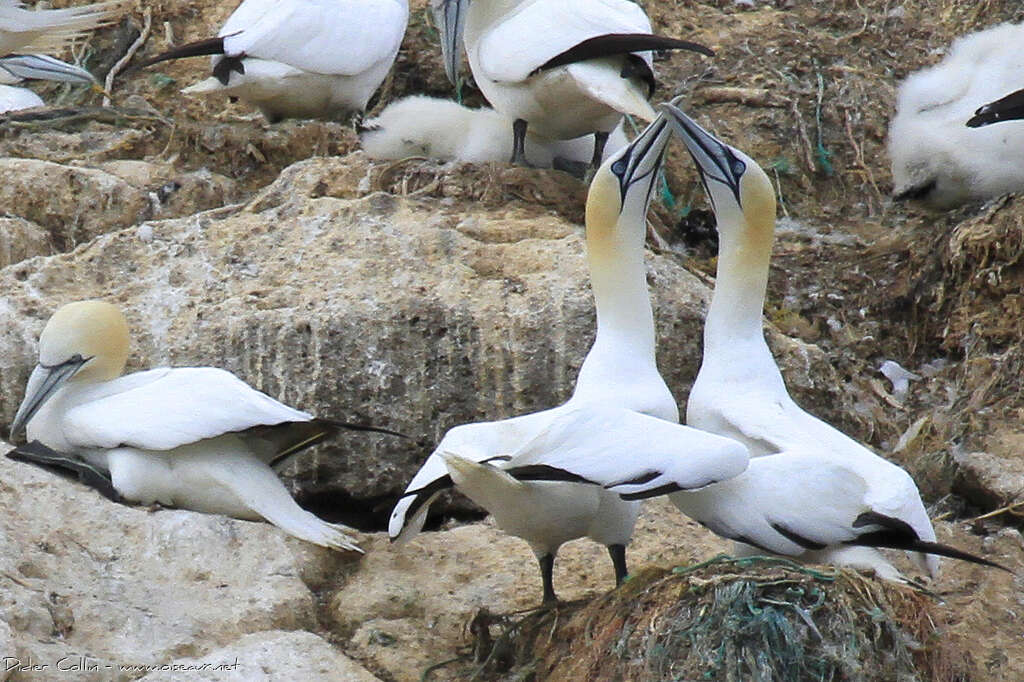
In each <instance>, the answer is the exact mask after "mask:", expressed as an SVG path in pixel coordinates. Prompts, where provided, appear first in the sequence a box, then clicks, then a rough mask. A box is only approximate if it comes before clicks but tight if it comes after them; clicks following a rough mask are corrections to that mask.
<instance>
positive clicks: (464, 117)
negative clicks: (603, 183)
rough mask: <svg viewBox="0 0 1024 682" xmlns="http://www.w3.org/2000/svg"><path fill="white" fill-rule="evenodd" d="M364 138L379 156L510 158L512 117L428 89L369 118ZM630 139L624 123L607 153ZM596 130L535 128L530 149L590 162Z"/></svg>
mask: <svg viewBox="0 0 1024 682" xmlns="http://www.w3.org/2000/svg"><path fill="white" fill-rule="evenodd" d="M363 126H364V128H363V131H362V132H361V133H360V135H359V140H360V142H361V144H362V147H363V150H364V151H365V152H366V153H367V154H368V155H369V156H370V157H372V158H375V159H404V158H408V157H410V156H423V157H426V158H429V159H440V160H443V161H462V162H466V163H487V162H504V161H507V160H508V158H509V156H510V155H511V154H512V138H511V137H509V135H508V131H509V129H510V128H511V126H512V121H511V120H509V119H508V118H506V117H505V116H502V115H501V114H499V113H498V112H496V111H494V110H493V109H488V108H482V109H470V108H469V107H464V106H462V105H460V104H458V103H456V102H453V101H451V100H445V99H437V98H433V97H425V96H422V95H413V96H411V97H405V98H403V99H400V100H398V101H396V102H392V103H391V104H389V105H388V106H387V107H385V108H384V110H383V111H381V112H380V114H379V115H378V116H377V117H376V118H373V119H370V120H367V121H365V122H364V123H363ZM628 142H629V140H628V139H627V138H626V134H625V132H624V131H623V129H622V124H621V123H620V124H619V125H618V126H617V127H616V128H615V130H613V131H612V133H611V136H610V137H609V138H608V143H607V144H606V145H605V148H604V154H605V158H607V157H608V156H610V155H611V154H613V153H615V152H617V151H619V150H620V149H622V148H623V147H625V146H626V144H628ZM593 149H594V138H593V136H591V135H586V136H584V137H580V138H577V139H575V140H551V139H548V138H545V137H542V136H540V135H538V134H537V133H535V132H534V131H532V130H531V131H528V132H527V135H526V154H527V156H529V158H530V162H531V163H533V164H534V165H535V166H539V167H541V168H551V167H552V166H553V165H559V166H561V165H562V164H563V163H564V162H567V163H565V165H567V166H568V167H574V166H576V165H579V164H589V163H590V161H591V157H592V156H593Z"/></svg>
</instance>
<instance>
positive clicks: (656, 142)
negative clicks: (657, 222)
mask: <svg viewBox="0 0 1024 682" xmlns="http://www.w3.org/2000/svg"><path fill="white" fill-rule="evenodd" d="M671 137H672V129H671V128H670V127H669V125H668V121H667V120H666V119H665V117H664V116H658V118H656V119H655V120H654V121H652V122H651V124H650V125H649V126H647V128H646V129H644V131H643V132H642V133H640V135H639V136H637V138H636V139H635V140H633V142H632V143H630V144H629V145H627V146H626V147H625V148H623V149H622V151H620V152H618V153H617V154H614V155H612V156H611V157H610V158H609V159H608V160H607V161H606V162H605V163H604V165H603V166H602V168H607V169H608V170H609V171H611V173H612V174H613V175H614V176H615V177H616V178H617V179H618V181H619V192H620V194H621V196H622V212H625V211H626V210H627V208H626V204H627V197H630V196H634V197H642V198H643V201H644V205H643V207H636V208H638V209H639V210H640V212H641V213H644V214H646V213H647V208H648V206H649V204H650V201H651V197H652V196H653V195H654V191H653V190H654V184H655V182H657V180H658V171H659V170H661V164H662V161H663V160H664V158H665V149H666V147H667V146H668V141H669V139H670V138H671ZM634 187H635V188H636V190H635V191H633V188H634Z"/></svg>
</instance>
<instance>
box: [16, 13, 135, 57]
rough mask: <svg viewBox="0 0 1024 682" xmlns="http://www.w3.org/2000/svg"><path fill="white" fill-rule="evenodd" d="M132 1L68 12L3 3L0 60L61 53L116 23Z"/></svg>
mask: <svg viewBox="0 0 1024 682" xmlns="http://www.w3.org/2000/svg"><path fill="white" fill-rule="evenodd" d="M131 4H132V3H131V0H111V1H110V2H97V3H95V4H92V5H83V6H81V7H68V8H66V9H48V10H39V11H35V10H28V9H25V8H24V6H23V4H22V3H21V1H20V0H0V57H2V56H6V55H9V54H12V53H14V52H59V51H61V50H63V49H64V48H66V47H67V46H68V45H69V44H70V43H72V42H74V41H75V40H78V39H79V38H81V37H83V36H84V35H85V34H87V33H88V32H89V31H92V30H93V29H96V28H99V27H100V26H104V25H106V24H110V23H113V22H114V21H116V20H117V18H118V17H119V16H120V15H122V14H124V13H126V12H127V11H128V10H129V8H130V7H131Z"/></svg>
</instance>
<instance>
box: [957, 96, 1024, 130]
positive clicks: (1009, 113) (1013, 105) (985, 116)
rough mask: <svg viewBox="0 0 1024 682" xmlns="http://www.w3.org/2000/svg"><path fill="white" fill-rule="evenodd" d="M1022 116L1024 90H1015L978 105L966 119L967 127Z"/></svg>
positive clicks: (1018, 118)
mask: <svg viewBox="0 0 1024 682" xmlns="http://www.w3.org/2000/svg"><path fill="white" fill-rule="evenodd" d="M1022 118H1024V90H1017V91H1016V92H1011V93H1010V94H1009V95H1006V96H1005V97H1000V98H999V99H997V100H996V101H994V102H989V103H988V104H985V105H983V106H980V107H978V110H977V111H975V112H974V116H972V117H971V118H970V119H969V120H968V121H967V127H968V128H981V127H983V126H987V125H992V124H993V123H999V122H1000V121H1018V120H1020V119H1022Z"/></svg>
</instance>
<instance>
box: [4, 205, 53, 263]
mask: <svg viewBox="0 0 1024 682" xmlns="http://www.w3.org/2000/svg"><path fill="white" fill-rule="evenodd" d="M51 250H52V249H51V246H50V237H49V235H48V234H47V233H46V231H45V230H43V229H42V228H41V227H39V226H38V225H36V224H35V223H33V222H31V221H28V220H25V219H24V218H18V217H16V216H0V268H4V267H7V266H8V265H10V264H11V263H19V262H21V261H23V260H25V259H26V258H32V257H34V256H44V255H48V254H49V253H51Z"/></svg>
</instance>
